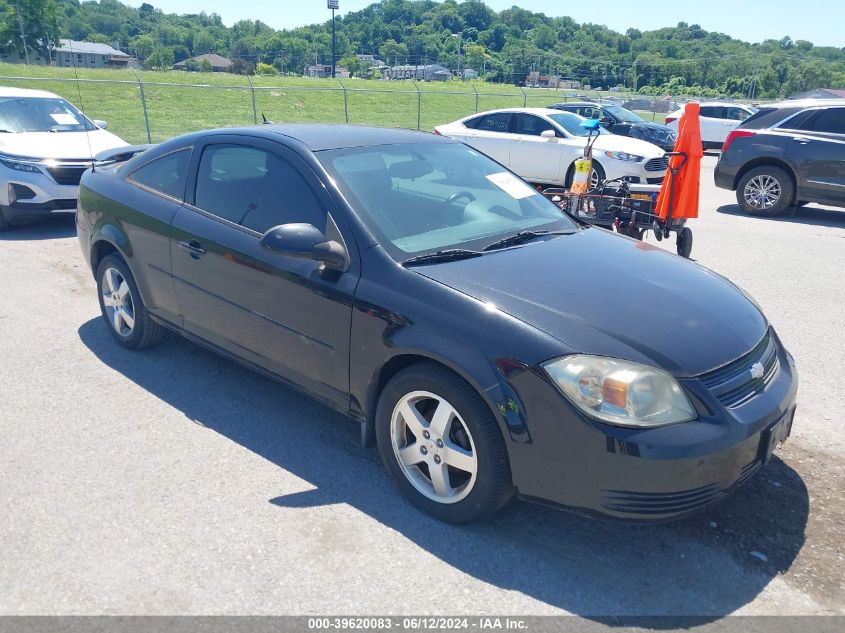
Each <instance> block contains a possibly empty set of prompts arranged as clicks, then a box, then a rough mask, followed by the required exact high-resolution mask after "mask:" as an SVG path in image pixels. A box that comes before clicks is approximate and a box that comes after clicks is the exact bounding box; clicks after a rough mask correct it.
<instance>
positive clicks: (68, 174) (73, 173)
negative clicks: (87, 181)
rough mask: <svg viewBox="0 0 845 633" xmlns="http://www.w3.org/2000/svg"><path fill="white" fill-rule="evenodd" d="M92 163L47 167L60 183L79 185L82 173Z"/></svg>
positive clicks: (54, 178)
mask: <svg viewBox="0 0 845 633" xmlns="http://www.w3.org/2000/svg"><path fill="white" fill-rule="evenodd" d="M90 166H91V165H90V164H82V165H56V166H55V167H47V171H49V172H50V175H51V176H52V177H53V180H55V181H56V182H57V183H58V184H60V185H78V184H79V181H80V180H81V179H82V174H83V173H85V170H86V169H88V168H89V167H90Z"/></svg>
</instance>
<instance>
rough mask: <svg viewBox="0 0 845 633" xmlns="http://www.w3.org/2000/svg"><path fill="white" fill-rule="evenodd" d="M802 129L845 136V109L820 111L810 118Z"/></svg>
mask: <svg viewBox="0 0 845 633" xmlns="http://www.w3.org/2000/svg"><path fill="white" fill-rule="evenodd" d="M802 129H805V130H811V131H813V132H824V133H827V134H845V108H827V109H825V110H819V111H818V112H817V113H816V116H814V117H812V118H810V119H809V120H808V121H807V122H806V123H805V124H804V125H803V126H802Z"/></svg>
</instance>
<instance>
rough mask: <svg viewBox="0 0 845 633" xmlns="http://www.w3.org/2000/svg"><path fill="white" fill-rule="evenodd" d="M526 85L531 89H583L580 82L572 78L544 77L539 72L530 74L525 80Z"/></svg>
mask: <svg viewBox="0 0 845 633" xmlns="http://www.w3.org/2000/svg"><path fill="white" fill-rule="evenodd" d="M525 85H526V86H530V87H531V88H565V89H569V90H578V89H579V88H580V87H581V83H580V82H578V81H575V80H574V79H571V78H570V77H561V76H559V75H544V74H542V73H540V72H537V71H532V72H530V73H528V76H527V77H526V78H525Z"/></svg>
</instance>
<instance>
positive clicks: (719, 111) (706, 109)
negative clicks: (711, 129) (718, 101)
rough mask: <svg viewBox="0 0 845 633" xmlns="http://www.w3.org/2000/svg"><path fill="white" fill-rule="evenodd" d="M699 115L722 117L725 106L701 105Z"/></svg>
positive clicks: (712, 117)
mask: <svg viewBox="0 0 845 633" xmlns="http://www.w3.org/2000/svg"><path fill="white" fill-rule="evenodd" d="M701 116H706V117H710V118H711V119H724V118H725V108H723V107H722V106H701Z"/></svg>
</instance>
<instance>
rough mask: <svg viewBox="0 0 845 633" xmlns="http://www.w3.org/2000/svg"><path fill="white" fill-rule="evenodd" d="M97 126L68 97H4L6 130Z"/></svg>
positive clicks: (0, 115) (1, 114)
mask: <svg viewBox="0 0 845 633" xmlns="http://www.w3.org/2000/svg"><path fill="white" fill-rule="evenodd" d="M86 126H87V129H88V130H94V129H96V128H95V127H94V125H93V124H92V123H91V122H90V121H89V120H88V119H86V118H85V116H84V115H83V114H82V113H81V112H80V111H79V110H77V109H76V108H74V107H73V106H72V105H71V104H69V103H68V102H67V101H65V100H64V99H59V98H58V97H55V98H52V99H51V98H46V99H42V98H32V97H0V130H5V131H6V132H84V131H85V130H86Z"/></svg>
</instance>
